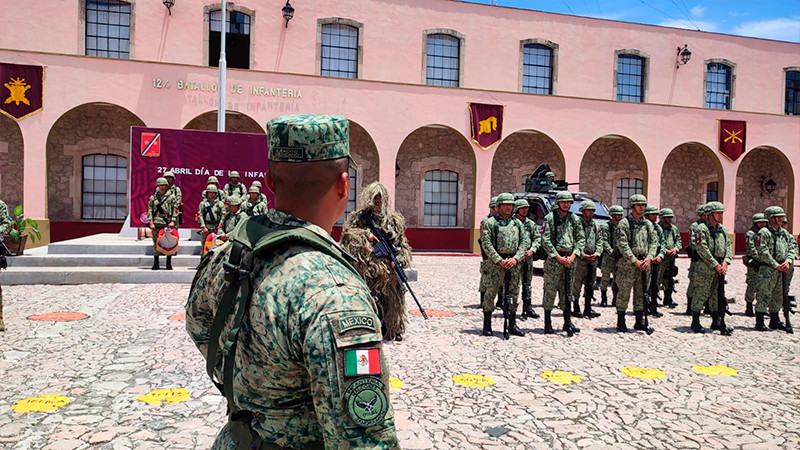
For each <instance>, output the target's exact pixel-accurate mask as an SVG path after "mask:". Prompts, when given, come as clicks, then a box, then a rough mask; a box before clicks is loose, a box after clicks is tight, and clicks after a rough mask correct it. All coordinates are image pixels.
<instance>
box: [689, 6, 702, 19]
mask: <svg viewBox="0 0 800 450" xmlns="http://www.w3.org/2000/svg"><path fill="white" fill-rule="evenodd" d="M691 12H692V17H703V13H705V12H706V8H705V7H704V6H700V5H697V6H695V7H694V8H692V10H691Z"/></svg>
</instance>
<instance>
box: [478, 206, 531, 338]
mask: <svg viewBox="0 0 800 450" xmlns="http://www.w3.org/2000/svg"><path fill="white" fill-rule="evenodd" d="M497 208H498V209H499V210H500V211H499V213H498V214H497V215H496V216H494V217H490V218H489V219H487V220H486V223H485V224H484V228H483V232H482V233H481V244H482V245H483V250H484V251H485V252H486V255H487V257H488V259H487V262H486V265H487V266H488V267H487V270H486V271H487V275H486V278H487V279H486V294H485V295H484V297H483V335H484V336H491V335H492V312H493V311H494V308H495V305H494V302H493V301H492V300H494V297H495V295H497V294H498V290H499V289H500V286H503V285H505V276H506V272H510V282H509V285H508V291H507V292H504V295H505V299H506V300H508V299H510V300H511V304H510V305H509V308H508V332H509V334H511V335H514V336H525V333H523V332H522V330H520V329H519V327H518V326H517V316H516V315H517V306H518V297H519V286H520V275H521V272H522V271H521V270H520V268H521V267H520V264H519V263H520V262H521V261H522V258H523V257H524V256H525V251H526V250H528V249H529V248H530V246H531V241H530V235H528V234H527V233H526V232H525V228H524V227H523V225H522V222H520V221H519V220H517V219H516V218H515V217H514V216H513V212H514V195H513V194H510V193H507V192H506V193H503V194H500V195H498V196H497Z"/></svg>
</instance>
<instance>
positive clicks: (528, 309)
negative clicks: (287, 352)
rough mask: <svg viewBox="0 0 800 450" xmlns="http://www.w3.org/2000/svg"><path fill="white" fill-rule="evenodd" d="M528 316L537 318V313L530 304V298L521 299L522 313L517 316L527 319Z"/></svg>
mask: <svg viewBox="0 0 800 450" xmlns="http://www.w3.org/2000/svg"><path fill="white" fill-rule="evenodd" d="M528 317H530V318H531V319H538V318H539V314H536V311H534V310H533V307H532V306H531V299H530V298H528V299H525V298H523V299H522V315H521V316H520V317H519V318H520V320H527V319H528Z"/></svg>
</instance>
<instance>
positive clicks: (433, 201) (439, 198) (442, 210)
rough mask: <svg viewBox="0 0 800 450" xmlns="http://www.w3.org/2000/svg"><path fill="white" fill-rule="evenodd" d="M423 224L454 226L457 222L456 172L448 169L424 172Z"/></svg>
mask: <svg viewBox="0 0 800 450" xmlns="http://www.w3.org/2000/svg"><path fill="white" fill-rule="evenodd" d="M424 213H425V223H424V224H425V225H426V226H431V227H455V226H456V225H457V223H458V221H457V220H456V219H457V217H458V173H457V172H452V171H450V170H429V171H427V172H425V211H424Z"/></svg>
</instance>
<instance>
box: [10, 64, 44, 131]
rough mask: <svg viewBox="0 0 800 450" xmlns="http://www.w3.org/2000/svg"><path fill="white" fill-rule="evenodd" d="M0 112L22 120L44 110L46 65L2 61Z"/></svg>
mask: <svg viewBox="0 0 800 450" xmlns="http://www.w3.org/2000/svg"><path fill="white" fill-rule="evenodd" d="M0 83H2V84H3V85H2V86H0V112H2V113H3V114H5V115H7V116H8V117H11V118H12V119H14V120H17V121H20V120H22V119H24V118H26V117H28V116H32V115H34V114H36V113H37V112H39V111H41V110H42V103H43V98H44V94H43V92H44V67H42V66H24V65H21V64H9V63H0Z"/></svg>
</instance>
